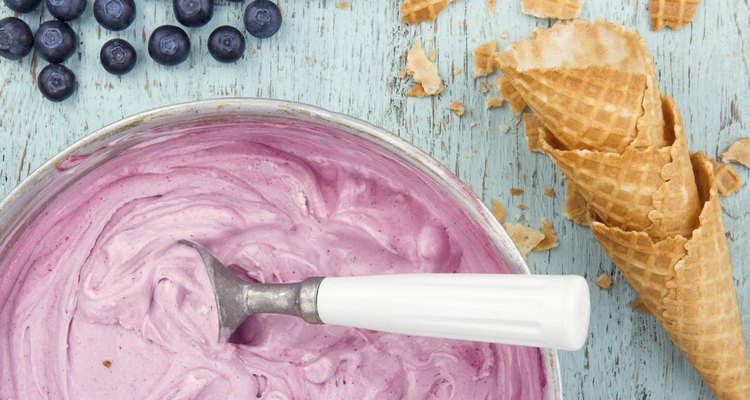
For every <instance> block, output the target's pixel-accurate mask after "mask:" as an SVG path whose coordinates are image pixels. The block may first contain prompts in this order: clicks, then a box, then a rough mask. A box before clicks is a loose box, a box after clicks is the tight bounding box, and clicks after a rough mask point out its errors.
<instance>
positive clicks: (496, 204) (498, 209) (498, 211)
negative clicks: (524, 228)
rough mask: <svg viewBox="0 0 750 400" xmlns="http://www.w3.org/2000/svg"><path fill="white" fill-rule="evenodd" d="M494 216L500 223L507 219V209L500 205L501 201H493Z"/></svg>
mask: <svg viewBox="0 0 750 400" xmlns="http://www.w3.org/2000/svg"><path fill="white" fill-rule="evenodd" d="M492 215H494V216H495V218H497V220H498V221H500V222H503V220H504V219H505V207H503V205H502V204H501V203H500V200H497V199H492Z"/></svg>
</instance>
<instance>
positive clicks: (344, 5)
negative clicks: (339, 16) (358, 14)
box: [336, 1, 349, 10]
mask: <svg viewBox="0 0 750 400" xmlns="http://www.w3.org/2000/svg"><path fill="white" fill-rule="evenodd" d="M336 8H338V9H341V10H346V9H347V8H349V3H348V2H346V1H342V2H341V3H338V4H336Z"/></svg>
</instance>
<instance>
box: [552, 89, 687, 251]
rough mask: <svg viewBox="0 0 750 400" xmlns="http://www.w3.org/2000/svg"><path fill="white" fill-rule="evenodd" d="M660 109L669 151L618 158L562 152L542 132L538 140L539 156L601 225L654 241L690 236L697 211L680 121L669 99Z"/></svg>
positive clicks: (636, 152) (651, 150) (649, 150)
mask: <svg viewBox="0 0 750 400" xmlns="http://www.w3.org/2000/svg"><path fill="white" fill-rule="evenodd" d="M663 109H664V119H665V120H666V121H668V123H669V126H670V127H672V129H671V130H670V134H669V135H665V136H672V137H673V142H672V145H671V146H666V147H661V148H647V149H636V148H634V147H628V148H626V149H625V151H623V152H622V153H621V154H620V153H607V152H599V151H591V150H562V149H560V146H559V144H558V143H556V142H555V137H547V135H546V133H545V132H546V131H541V132H542V134H541V135H540V138H539V144H540V146H541V148H542V151H544V152H545V153H547V154H548V155H549V156H550V157H552V159H553V161H554V162H555V164H557V166H558V167H559V168H560V169H561V170H562V172H563V173H564V174H565V176H566V177H567V178H568V180H569V181H570V182H571V183H572V185H573V186H574V188H575V189H576V191H577V193H578V194H579V195H580V196H581V197H582V198H583V199H585V201H586V203H587V204H588V207H589V208H590V209H591V210H592V211H593V212H594V213H595V214H596V216H597V217H598V218H599V219H600V220H601V221H602V222H604V223H605V224H607V225H608V226H613V227H619V228H622V229H624V230H629V231H630V230H632V231H643V232H644V233H646V234H648V235H650V236H651V237H653V238H657V239H662V238H666V237H670V236H675V235H689V234H690V233H691V232H692V230H693V229H694V228H695V227H696V226H697V217H698V212H699V210H700V200H699V199H698V193H697V189H696V185H695V178H694V176H693V168H692V166H691V163H690V156H689V152H688V148H687V142H686V140H685V134H684V131H683V128H682V119H681V117H680V114H679V111H678V110H677V109H676V107H675V105H674V103H673V102H672V100H671V99H669V98H667V97H665V98H664V100H663Z"/></svg>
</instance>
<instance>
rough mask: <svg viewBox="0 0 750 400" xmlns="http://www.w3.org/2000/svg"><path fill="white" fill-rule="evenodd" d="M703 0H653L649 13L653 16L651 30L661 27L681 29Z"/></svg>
mask: <svg viewBox="0 0 750 400" xmlns="http://www.w3.org/2000/svg"><path fill="white" fill-rule="evenodd" d="M700 3H701V0H651V1H650V2H649V3H648V13H649V15H650V18H651V30H652V31H656V30H659V29H661V28H664V27H665V26H666V27H669V28H671V29H675V30H676V29H680V28H682V27H683V26H685V25H687V24H689V23H690V21H692V20H693V16H694V15H695V10H696V9H697V8H698V4H700Z"/></svg>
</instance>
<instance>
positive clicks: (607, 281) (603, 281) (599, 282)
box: [594, 274, 612, 289]
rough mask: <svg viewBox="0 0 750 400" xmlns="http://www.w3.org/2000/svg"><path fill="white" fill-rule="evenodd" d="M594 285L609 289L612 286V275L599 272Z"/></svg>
mask: <svg viewBox="0 0 750 400" xmlns="http://www.w3.org/2000/svg"><path fill="white" fill-rule="evenodd" d="M594 283H596V286H599V287H600V288H602V289H609V288H610V287H612V277H611V276H609V274H601V275H599V277H598V278H596V281H595V282H594Z"/></svg>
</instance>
